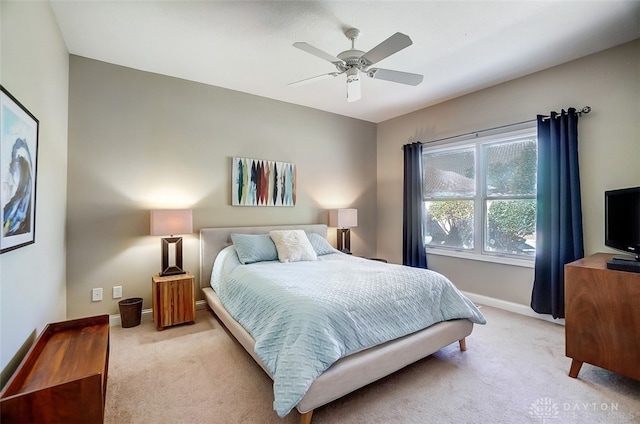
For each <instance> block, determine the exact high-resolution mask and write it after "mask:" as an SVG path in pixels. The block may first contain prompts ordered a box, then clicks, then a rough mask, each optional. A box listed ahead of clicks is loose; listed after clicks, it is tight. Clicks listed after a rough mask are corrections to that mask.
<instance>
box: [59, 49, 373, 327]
mask: <svg viewBox="0 0 640 424" xmlns="http://www.w3.org/2000/svg"><path fill="white" fill-rule="evenodd" d="M233 156H240V157H250V158H259V159H270V160H278V161H284V162H293V163H295V165H296V167H297V204H296V206H295V207H291V208H287V207H233V206H231V195H230V185H231V182H230V179H231V168H230V162H231V157H233ZM68 162H69V165H68V178H69V182H68V206H67V207H68V214H67V228H68V231H67V237H68V240H67V276H68V278H67V300H68V308H67V314H68V317H69V318H74V317H78V316H83V315H93V314H98V313H109V314H117V313H118V301H117V300H113V299H111V287H112V286H115V285H122V286H123V295H124V297H125V298H128V297H142V298H143V299H144V302H143V307H144V308H150V307H151V275H152V274H154V273H157V272H158V271H159V270H160V238H159V237H154V236H150V235H149V210H150V209H156V208H181V207H185V208H192V209H193V211H194V212H193V213H194V230H195V231H196V232H197V230H199V229H200V228H203V227H217V226H230V225H233V226H244V225H261V224H266V225H269V224H287V223H293V224H297V223H327V222H328V215H327V210H328V209H331V208H335V207H354V208H357V209H358V227H357V228H355V229H354V230H353V234H352V240H351V243H352V250H353V251H354V253H355V254H360V255H373V254H375V249H376V237H375V220H376V181H375V176H376V126H375V124H372V123H369V122H364V121H360V120H355V119H351V118H345V117H342V116H338V115H333V114H329V113H326V112H321V111H317V110H313V109H309V108H304V107H300V106H295V105H291V104H287V103H283V102H278V101H274V100H269V99H265V98H262V97H257V96H252V95H248V94H243V93H239V92H235V91H231V90H226V89H222V88H218V87H212V86H207V85H203V84H199V83H193V82H188V81H185V80H180V79H176V78H171V77H166V76H161V75H157V74H151V73H147V72H141V71H136V70H132V69H129V68H124V67H120V66H115V65H110V64H106V63H103V62H98V61H95V60H91V59H86V58H82V57H78V56H71V58H70V89H69V158H68ZM329 235H330V237H331V238H332V239H331V241H334V242H335V229H330V232H329ZM183 251H184V261H185V262H184V267H185V269H187V270H189V271H191V272H193V273H196V272H197V267H198V260H199V252H198V238H197V233H196V234H193V235H191V236H187V237H185V238H184V249H183ZM93 287H102V288H103V290H104V300H103V301H102V302H91V297H90V293H91V288H93Z"/></svg>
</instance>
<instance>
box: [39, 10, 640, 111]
mask: <svg viewBox="0 0 640 424" xmlns="http://www.w3.org/2000/svg"><path fill="white" fill-rule="evenodd" d="M50 3H51V6H52V8H53V11H54V13H55V16H56V18H57V21H58V24H59V26H60V29H61V31H62V35H63V37H64V40H65V42H66V44H67V47H68V49H69V52H70V53H71V54H75V55H79V56H84V57H88V58H92V59H97V60H100V61H104V62H109V63H113V64H117V65H122V66H127V67H130V68H135V69H140V70H144V71H149V72H155V73H159V74H164V75H169V76H173V77H178V78H183V79H186V80H191V81H197V82H201V83H205V84H210V85H215V86H219V87H224V88H228V89H232V90H238V91H242V92H246V93H250V94H254V95H258V96H263V97H268V98H271V99H276V100H281V101H285V102H289V103H294V104H298V105H303V106H308V107H312V108H315V109H320V110H325V111H328V112H333V113H337V114H340V115H345V116H350V117H353V118H358V119H363V120H366V121H370V122H376V123H377V122H381V121H384V120H387V119H390V118H393V117H396V116H399V115H403V114H405V113H408V112H412V111H414V110H418V109H421V108H424V107H426V106H430V105H433V104H436V103H439V102H442V101H444V100H447V99H451V98H454V97H457V96H460V95H463V94H466V93H470V92H474V91H477V90H480V89H483V88H486V87H490V86H492V85H495V84H499V83H501V82H504V81H508V80H511V79H514V78H517V77H521V76H523V75H527V74H530V73H533V72H536V71H540V70H542V69H546V68H549V67H552V66H555V65H559V64H561V63H565V62H567V61H570V60H573V59H577V58H580V57H582V56H586V55H588V54H591V53H595V52H597V51H600V50H603V49H607V48H609V47H613V46H616V45H619V44H622V43H625V42H627V41H631V40H634V39H637V38H640V1H638V0H633V1H629V0H625V1H593V0H591V1H561V0H555V1H533V0H532V1H415V0H414V1H252V2H249V1H192V0H173V1H167V0H164V1H159V0H138V1H131V0H130V1H114V0H108V1H107V0H81V1H74V0H50ZM351 27H356V28H358V29H360V31H361V35H360V38H359V39H358V40H357V41H356V45H355V46H356V49H359V50H362V51H365V52H366V51H368V50H369V49H371V48H373V47H375V46H376V45H377V44H379V43H380V42H382V41H383V40H385V39H386V38H387V37H389V36H391V35H392V34H393V33H395V32H402V33H404V34H407V35H408V36H409V37H411V39H412V40H413V45H412V46H409V47H408V48H406V49H404V50H402V51H400V52H398V53H396V54H395V55H392V56H390V57H388V58H386V59H384V60H382V61H381V62H379V63H378V64H376V65H375V66H376V67H377V66H379V67H381V68H387V69H393V70H399V71H405V72H411V73H417V74H423V75H424V81H423V82H422V83H421V84H420V85H418V86H416V87H413V86H408V85H403V84H397V83H393V82H389V81H383V80H374V79H371V78H368V77H366V76H364V77H362V99H361V100H360V101H358V102H353V103H347V101H346V76H345V75H340V76H338V77H335V78H328V79H324V80H321V81H316V82H313V83H311V84H307V85H302V86H297V87H289V86H287V84H288V83H290V82H294V81H298V80H301V79H305V78H309V77H312V76H316V75H320V74H324V73H329V72H333V71H335V70H336V68H335V67H334V66H333V65H332V64H331V63H329V62H327V61H324V60H322V59H320V58H318V57H316V56H313V55H311V54H309V53H306V52H303V51H301V50H299V49H296V48H294V47H292V44H293V43H294V42H296V41H306V42H308V43H310V44H312V45H313V46H315V47H317V48H319V49H321V50H324V51H325V52H327V53H330V54H332V55H337V54H338V53H340V52H342V51H343V50H348V49H349V48H350V47H351V44H350V41H349V40H348V39H347V38H346V37H345V36H344V31H345V30H346V29H348V28H351Z"/></svg>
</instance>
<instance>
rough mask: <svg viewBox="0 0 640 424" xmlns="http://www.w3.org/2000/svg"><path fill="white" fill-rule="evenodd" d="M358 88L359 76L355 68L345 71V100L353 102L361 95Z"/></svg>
mask: <svg viewBox="0 0 640 424" xmlns="http://www.w3.org/2000/svg"><path fill="white" fill-rule="evenodd" d="M361 93H362V92H361V90H360V76H359V74H358V70H357V69H356V68H351V69H349V70H348V71H347V101H348V102H355V101H358V100H360V98H361V97H362V94H361Z"/></svg>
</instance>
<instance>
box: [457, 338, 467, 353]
mask: <svg viewBox="0 0 640 424" xmlns="http://www.w3.org/2000/svg"><path fill="white" fill-rule="evenodd" d="M458 343H459V344H460V350H461V351H463V352H464V351H465V350H467V339H460V340H458Z"/></svg>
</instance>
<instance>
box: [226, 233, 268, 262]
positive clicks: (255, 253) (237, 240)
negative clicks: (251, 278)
mask: <svg viewBox="0 0 640 424" xmlns="http://www.w3.org/2000/svg"><path fill="white" fill-rule="evenodd" d="M231 241H233V245H234V246H235V248H236V253H237V254H238V259H240V263H242V264H243V265H246V264H251V263H254V262H262V261H277V260H278V251H277V250H276V245H275V244H273V240H271V237H270V236H269V234H240V233H232V234H231Z"/></svg>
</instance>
